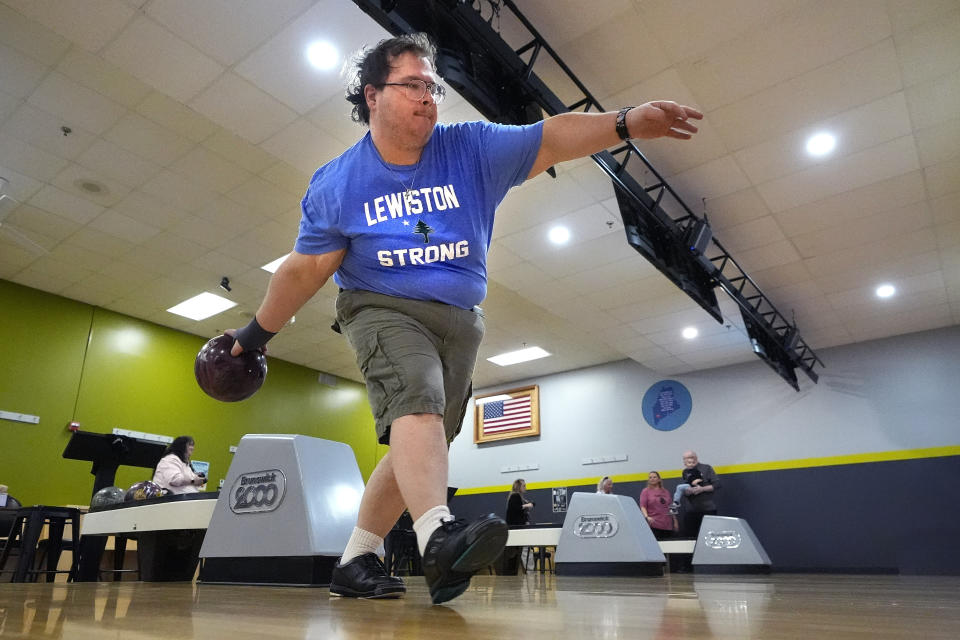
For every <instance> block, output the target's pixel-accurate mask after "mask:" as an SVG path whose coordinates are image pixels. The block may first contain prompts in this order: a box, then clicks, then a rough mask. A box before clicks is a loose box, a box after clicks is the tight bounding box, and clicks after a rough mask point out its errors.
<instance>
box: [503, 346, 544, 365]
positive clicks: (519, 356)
mask: <svg viewBox="0 0 960 640" xmlns="http://www.w3.org/2000/svg"><path fill="white" fill-rule="evenodd" d="M549 355H550V354H549V353H547V352H546V351H544V350H543V349H541V348H540V347H527V348H526V349H520V350H519V351H508V352H507V353H501V354H500V355H498V356H493V357H492V358H487V360H489V361H490V362H492V363H493V364H498V365H500V366H501V367H507V366H510V365H511V364H519V363H521V362H527V361H528V360H536V359H538V358H546V357H547V356H549Z"/></svg>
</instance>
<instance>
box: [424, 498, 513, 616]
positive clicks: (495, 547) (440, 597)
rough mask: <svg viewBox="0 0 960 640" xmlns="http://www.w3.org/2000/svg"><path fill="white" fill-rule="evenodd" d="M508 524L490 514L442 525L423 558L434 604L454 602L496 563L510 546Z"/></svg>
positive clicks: (428, 543)
mask: <svg viewBox="0 0 960 640" xmlns="http://www.w3.org/2000/svg"><path fill="white" fill-rule="evenodd" d="M507 534H508V529H507V523H506V522H504V521H503V520H502V519H500V518H498V517H497V516H495V515H494V514H492V513H490V514H488V515H485V516H483V517H482V518H480V519H479V520H476V521H474V522H471V523H469V524H468V523H467V522H465V521H464V520H450V521H448V522H443V523H442V524H441V525H440V528H439V529H437V530H436V531H434V532H433V534H432V535H431V536H430V540H429V541H428V542H427V550H426V552H424V554H423V575H424V576H425V577H426V578H427V586H429V587H430V598H431V599H432V600H433V604H440V603H441V602H446V601H447V600H453V599H454V598H456V597H457V596H459V595H460V594H461V593H463V592H464V591H466V590H467V587H469V586H470V578H471V577H472V576H473V574H474V573H476V572H477V571H478V570H480V569H482V568H484V567H486V566H489V565H490V564H492V563H493V561H494V560H496V559H497V558H498V557H499V556H500V554H501V553H503V547H504V545H506V543H507Z"/></svg>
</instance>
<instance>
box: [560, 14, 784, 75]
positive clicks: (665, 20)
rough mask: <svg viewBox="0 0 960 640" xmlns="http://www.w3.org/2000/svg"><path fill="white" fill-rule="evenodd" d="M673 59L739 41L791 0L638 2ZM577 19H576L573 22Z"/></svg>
mask: <svg viewBox="0 0 960 640" xmlns="http://www.w3.org/2000/svg"><path fill="white" fill-rule="evenodd" d="M634 4H635V5H636V7H637V11H639V12H640V14H641V15H642V16H643V17H644V19H645V20H646V22H647V24H648V25H649V32H650V34H651V35H652V36H653V37H655V38H657V39H658V40H659V41H660V42H661V43H662V44H663V48H664V50H665V51H666V52H667V53H668V55H669V56H670V59H671V60H672V61H673V62H679V61H681V60H685V59H688V58H692V57H694V56H697V55H701V54H703V53H704V52H706V51H708V50H710V49H712V48H714V47H717V46H718V45H720V44H723V43H725V42H729V41H731V40H736V39H738V38H740V37H742V36H743V34H744V33H746V32H748V31H750V30H753V29H756V28H757V27H758V26H760V25H762V24H765V23H767V22H770V21H771V20H772V19H773V18H774V17H775V16H776V15H777V14H779V13H782V12H783V11H785V10H787V9H790V8H792V7H793V6H794V4H795V3H794V2H791V1H789V0H737V1H735V2H729V1H728V2H708V3H704V2H698V1H697V0H644V2H637V3H634ZM573 22H576V21H573Z"/></svg>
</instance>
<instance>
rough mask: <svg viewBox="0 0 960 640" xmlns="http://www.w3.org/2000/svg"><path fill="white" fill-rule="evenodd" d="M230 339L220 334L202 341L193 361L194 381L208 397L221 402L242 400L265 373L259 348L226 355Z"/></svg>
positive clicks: (256, 385) (256, 388)
mask: <svg viewBox="0 0 960 640" xmlns="http://www.w3.org/2000/svg"><path fill="white" fill-rule="evenodd" d="M233 343H234V339H233V337H232V336H228V335H220V336H217V337H216V338H212V339H211V340H210V341H209V342H207V344H205V345H203V348H202V349H200V353H198V354H197V359H196V361H195V362H194V364H193V373H194V375H195V376H196V377H197V384H199V385H200V388H201V389H203V391H204V393H206V394H207V395H208V396H210V397H211V398H214V399H216V400H220V401H221V402H237V401H239V400H246V399H247V398H249V397H250V396H252V395H253V394H254V393H256V392H257V390H258V389H259V388H260V387H261V386H262V385H263V380H264V378H266V377H267V357H266V356H265V355H263V353H261V352H260V351H259V350H254V351H244V352H243V353H241V354H240V355H239V356H232V355H230V349H232V348H233Z"/></svg>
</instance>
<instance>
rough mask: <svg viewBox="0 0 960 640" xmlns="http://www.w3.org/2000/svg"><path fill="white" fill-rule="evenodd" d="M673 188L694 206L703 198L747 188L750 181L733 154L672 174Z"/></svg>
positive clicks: (670, 181)
mask: <svg viewBox="0 0 960 640" xmlns="http://www.w3.org/2000/svg"><path fill="white" fill-rule="evenodd" d="M667 182H669V183H670V186H672V187H673V190H674V191H676V192H677V193H678V194H680V196H681V197H682V198H683V199H684V200H685V201H686V202H687V206H694V207H695V203H698V202H700V201H701V199H702V198H707V199H708V200H712V199H713V198H717V197H720V196H725V195H729V194H731V193H735V192H737V191H740V190H741V189H746V188H747V187H749V186H750V181H749V180H748V179H747V177H746V176H745V175H744V173H743V170H741V169H740V167H739V166H738V165H737V163H736V161H735V160H734V158H733V156H723V157H722V158H717V159H716V160H712V161H711V162H707V163H706V164H702V165H700V166H699V167H695V168H693V169H690V170H689V171H684V172H683V173H681V174H678V175H675V176H670V177H669V178H668V180H667Z"/></svg>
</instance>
